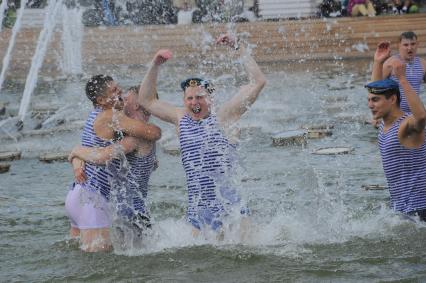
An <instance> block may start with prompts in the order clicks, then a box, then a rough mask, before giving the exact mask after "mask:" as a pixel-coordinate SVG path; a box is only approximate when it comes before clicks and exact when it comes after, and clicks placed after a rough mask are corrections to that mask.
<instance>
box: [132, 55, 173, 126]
mask: <svg viewBox="0 0 426 283" xmlns="http://www.w3.org/2000/svg"><path fill="white" fill-rule="evenodd" d="M171 57H172V53H171V52H170V51H169V50H165V49H162V50H159V51H158V52H157V53H156V54H155V55H154V58H153V60H152V62H151V64H150V66H149V68H148V71H147V73H146V75H145V77H144V79H143V81H142V84H141V86H140V88H139V96H138V98H139V103H140V104H141V105H142V106H143V107H144V108H145V109H146V110H148V111H149V112H151V114H152V115H154V116H156V117H158V118H159V119H161V120H163V121H166V122H169V123H173V124H175V125H177V124H178V121H179V119H178V112H179V108H178V107H175V106H173V105H171V104H170V103H167V102H165V101H160V100H158V99H156V98H155V94H156V87H157V78H158V72H159V68H160V65H162V64H163V63H164V62H166V61H167V60H169V59H170V58H171Z"/></svg>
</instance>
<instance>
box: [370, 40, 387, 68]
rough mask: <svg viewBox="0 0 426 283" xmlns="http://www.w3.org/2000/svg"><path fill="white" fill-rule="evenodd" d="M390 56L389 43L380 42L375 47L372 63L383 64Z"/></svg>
mask: <svg viewBox="0 0 426 283" xmlns="http://www.w3.org/2000/svg"><path fill="white" fill-rule="evenodd" d="M390 56H391V49H390V42H389V41H382V42H380V43H379V44H378V45H377V48H376V52H375V53H374V61H377V62H380V63H383V62H385V61H386V59H388V58H389V57H390Z"/></svg>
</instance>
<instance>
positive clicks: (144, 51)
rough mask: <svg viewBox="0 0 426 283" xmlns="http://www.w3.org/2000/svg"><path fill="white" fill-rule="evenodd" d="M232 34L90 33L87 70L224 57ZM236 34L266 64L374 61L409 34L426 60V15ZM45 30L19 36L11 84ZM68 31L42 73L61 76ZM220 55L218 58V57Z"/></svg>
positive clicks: (254, 26) (171, 30) (165, 29)
mask: <svg viewBox="0 0 426 283" xmlns="http://www.w3.org/2000/svg"><path fill="white" fill-rule="evenodd" d="M227 29H228V27H227V25H225V24H215V25H196V24H192V25H179V26H177V25H168V26H164V25H162V26H160V25H158V26H120V27H108V28H106V27H99V28H85V30H84V38H83V46H82V53H83V68H84V70H85V72H87V73H88V74H92V73H93V72H97V71H98V70H103V69H110V68H118V69H119V68H121V67H125V66H140V65H145V64H147V63H148V62H149V61H150V59H151V58H152V56H153V54H154V53H155V52H156V50H158V49H159V48H170V49H172V50H173V52H174V60H173V61H171V62H169V63H168V64H169V65H170V64H181V63H182V62H185V63H193V64H197V62H199V60H203V59H208V58H218V57H217V56H220V55H219V54H221V53H223V51H224V49H223V47H215V46H214V44H213V43H212V39H213V38H214V37H215V36H217V35H218V34H220V33H222V32H225V31H226V30H227ZM235 30H236V31H237V32H238V33H239V34H242V35H243V36H244V37H245V38H246V40H247V41H248V42H250V43H251V44H254V45H255V49H254V56H255V58H256V60H257V61H258V62H260V63H261V64H270V63H271V62H283V61H289V60H301V59H302V60H320V59H349V58H371V57H372V54H373V52H374V50H375V46H376V45H377V43H378V42H379V41H381V40H389V41H391V42H392V44H393V45H392V47H393V48H394V50H396V44H397V40H398V36H399V34H400V33H401V32H403V31H407V30H413V31H415V32H416V33H417V34H418V36H419V42H420V46H419V50H418V52H419V54H422V55H426V14H412V15H403V16H379V17H374V18H367V17H365V18H337V19H336V18H335V19H310V20H283V21H262V22H253V23H239V24H236V25H235ZM39 32H40V27H28V26H25V27H24V28H23V29H22V30H21V31H20V33H19V34H18V36H17V41H16V45H15V48H14V52H13V54H12V58H11V64H10V68H9V70H8V72H7V78H8V79H25V77H26V76H27V73H28V70H29V68H30V64H31V58H32V56H33V54H34V49H35V46H36V44H37V42H36V40H37V38H38V35H39ZM61 32H62V28H61V26H60V25H58V26H57V28H56V31H55V34H54V36H53V39H52V42H51V43H50V45H49V48H48V51H47V54H46V57H45V59H44V64H43V67H42V70H41V73H42V75H43V76H44V77H52V78H58V77H61V76H63V75H62V71H61V67H60V65H61V60H60V58H61V54H62V43H61ZM10 35H11V30H9V29H4V30H2V32H1V33H0V58H3V56H4V53H5V51H6V49H7V45H8V42H9V38H10ZM215 56H216V57H215Z"/></svg>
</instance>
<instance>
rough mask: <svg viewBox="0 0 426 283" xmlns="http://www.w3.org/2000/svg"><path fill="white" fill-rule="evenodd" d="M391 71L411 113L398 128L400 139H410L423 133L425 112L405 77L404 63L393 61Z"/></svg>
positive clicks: (425, 119) (425, 122)
mask: <svg viewBox="0 0 426 283" xmlns="http://www.w3.org/2000/svg"><path fill="white" fill-rule="evenodd" d="M392 70H393V73H394V75H395V76H396V77H397V78H398V81H399V85H400V86H401V88H402V89H403V90H404V95H405V97H406V98H407V103H408V106H409V107H410V110H411V113H412V115H411V116H409V118H408V119H406V122H405V123H404V124H403V125H401V128H400V134H401V138H402V139H406V138H409V137H412V135H413V134H415V133H423V131H424V128H425V125H426V110H425V107H424V105H423V102H422V101H421V99H420V97H419V96H418V95H417V94H416V92H415V90H414V89H413V88H412V87H411V85H410V83H409V82H408V80H407V78H406V77H405V64H404V62H402V61H401V60H395V61H394V62H393V64H392Z"/></svg>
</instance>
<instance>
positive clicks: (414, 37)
mask: <svg viewBox="0 0 426 283" xmlns="http://www.w3.org/2000/svg"><path fill="white" fill-rule="evenodd" d="M403 39H409V40H417V35H416V34H415V33H414V32H413V31H405V32H403V33H401V35H400V36H399V42H401V41H402V40H403Z"/></svg>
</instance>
